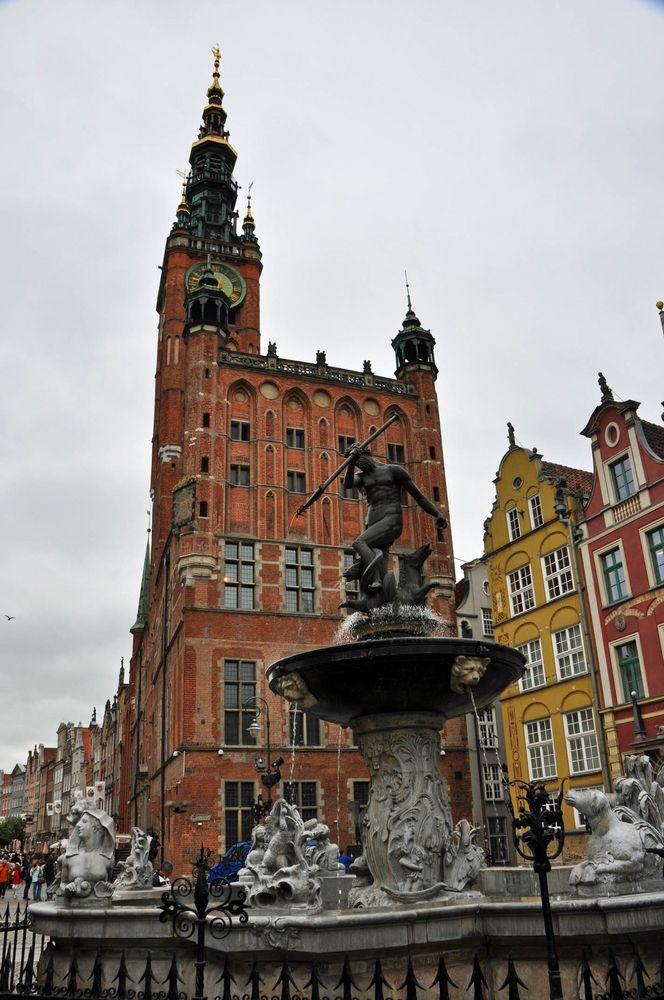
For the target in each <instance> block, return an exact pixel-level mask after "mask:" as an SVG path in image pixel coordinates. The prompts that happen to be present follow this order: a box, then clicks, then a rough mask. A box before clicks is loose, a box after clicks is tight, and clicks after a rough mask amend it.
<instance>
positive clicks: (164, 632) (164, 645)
mask: <svg viewBox="0 0 664 1000" xmlns="http://www.w3.org/2000/svg"><path fill="white" fill-rule="evenodd" d="M170 568H171V556H170V553H167V554H166V558H165V560H164V601H163V614H162V620H161V773H160V786H161V787H160V793H161V804H160V810H159V811H160V828H161V833H160V839H161V860H162V862H163V861H164V840H165V838H166V817H165V815H164V802H165V801H166V654H167V649H168V580H169V576H170Z"/></svg>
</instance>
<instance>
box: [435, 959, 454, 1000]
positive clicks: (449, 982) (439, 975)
mask: <svg viewBox="0 0 664 1000" xmlns="http://www.w3.org/2000/svg"><path fill="white" fill-rule="evenodd" d="M434 986H438V996H439V1000H449V996H450V991H449V990H448V988H447V987H448V986H453V987H454V989H455V990H458V989H459V987H458V986H457V984H456V983H455V982H454V980H453V979H450V974H449V972H448V971H447V966H446V965H445V959H444V958H443V956H442V955H441V956H440V957H439V959H438V969H437V971H436V978H435V979H434V981H433V982H432V984H431V986H430V987H429V988H430V989H433V988H434Z"/></svg>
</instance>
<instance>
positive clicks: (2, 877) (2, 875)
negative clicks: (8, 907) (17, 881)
mask: <svg viewBox="0 0 664 1000" xmlns="http://www.w3.org/2000/svg"><path fill="white" fill-rule="evenodd" d="M10 875H11V865H10V864H9V859H8V858H7V856H6V855H5V854H3V855H2V857H1V858H0V899H4V898H5V893H6V892H7V889H8V887H9V885H10V881H9V879H10Z"/></svg>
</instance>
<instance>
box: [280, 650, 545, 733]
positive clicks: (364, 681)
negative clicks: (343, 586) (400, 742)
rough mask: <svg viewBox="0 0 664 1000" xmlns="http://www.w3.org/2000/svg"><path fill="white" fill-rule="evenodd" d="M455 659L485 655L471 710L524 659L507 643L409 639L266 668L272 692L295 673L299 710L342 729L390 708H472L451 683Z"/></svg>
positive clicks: (445, 715)
mask: <svg viewBox="0 0 664 1000" xmlns="http://www.w3.org/2000/svg"><path fill="white" fill-rule="evenodd" d="M458 656H462V657H464V656H465V657H479V658H482V659H483V658H488V659H489V660H490V663H489V664H488V666H487V668H486V672H485V673H484V674H483V676H482V677H481V678H480V679H479V681H478V683H477V684H476V685H474V686H473V687H472V694H473V696H474V699H475V705H476V706H477V708H483V707H485V706H486V705H489V704H491V702H493V701H495V699H496V698H497V697H498V695H499V694H500V693H501V691H504V690H505V688H506V687H508V686H509V685H510V684H513V683H514V682H515V681H518V680H519V678H520V677H522V676H523V673H524V670H525V662H526V661H525V657H524V656H522V654H521V653H519V652H517V650H515V649H511V648H510V647H509V646H502V645H499V644H498V643H495V642H484V641H480V640H477V639H458V638H447V637H420V636H410V637H400V638H392V639H368V640H366V641H364V642H354V643H348V644H345V645H340V646H324V647H321V648H319V649H311V650H307V651H305V652H304V653H296V654H295V655H294V656H286V657H284V658H283V659H281V660H277V661H276V662H275V663H273V664H272V665H271V666H270V667H268V669H267V679H268V683H269V685H270V689H271V690H272V691H274V692H275V693H276V694H282V693H285V691H284V680H285V678H287V677H288V675H294V676H293V677H292V678H289V680H291V681H293V682H294V684H293V688H292V689H293V690H295V691H297V690H298V689H300V690H302V691H303V696H301V697H298V698H297V700H298V701H299V702H300V707H302V708H304V709H305V710H306V711H307V712H308V713H309V714H310V715H314V716H317V717H318V718H319V719H324V720H325V721H327V722H337V723H339V725H341V726H348V725H350V724H352V722H353V720H354V719H357V718H360V717H362V716H366V715H380V714H383V713H393V712H432V713H435V714H437V715H439V716H441V718H442V719H452V718H455V717H456V716H459V715H465V714H466V713H467V712H472V711H473V700H472V697H471V695H470V693H469V691H468V689H467V688H466V689H462V690H460V691H455V690H453V689H452V687H451V686H450V685H451V682H452V681H453V673H452V668H453V666H454V664H455V661H456V659H457V657H458ZM301 682H304V686H303V685H302V683H301ZM286 683H288V681H286ZM286 697H290V696H289V695H286ZM291 700H296V699H295V698H293V697H291Z"/></svg>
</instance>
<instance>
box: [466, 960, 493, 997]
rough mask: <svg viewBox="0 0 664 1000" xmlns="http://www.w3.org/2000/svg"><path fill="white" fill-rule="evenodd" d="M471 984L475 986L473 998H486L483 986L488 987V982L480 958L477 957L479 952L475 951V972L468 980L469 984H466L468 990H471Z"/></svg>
mask: <svg viewBox="0 0 664 1000" xmlns="http://www.w3.org/2000/svg"><path fill="white" fill-rule="evenodd" d="M471 986H472V987H473V1000H484V993H483V990H482V987H484V988H488V987H487V984H486V979H485V978H484V974H483V973H482V967H481V966H480V960H479V958H478V957H477V953H475V960H474V962H473V972H472V975H471V977H470V979H469V980H468V985H467V986H466V990H469V989H470V987H471Z"/></svg>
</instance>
